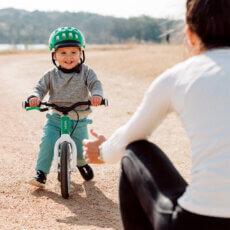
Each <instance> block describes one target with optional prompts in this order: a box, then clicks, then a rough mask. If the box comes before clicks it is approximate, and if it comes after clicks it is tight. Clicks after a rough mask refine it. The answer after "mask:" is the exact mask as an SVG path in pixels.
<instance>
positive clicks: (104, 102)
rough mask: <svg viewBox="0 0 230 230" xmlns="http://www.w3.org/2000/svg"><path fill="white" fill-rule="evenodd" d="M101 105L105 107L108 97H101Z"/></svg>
mask: <svg viewBox="0 0 230 230" xmlns="http://www.w3.org/2000/svg"><path fill="white" fill-rule="evenodd" d="M101 105H104V106H105V107H107V106H108V99H107V98H103V99H102V101H101Z"/></svg>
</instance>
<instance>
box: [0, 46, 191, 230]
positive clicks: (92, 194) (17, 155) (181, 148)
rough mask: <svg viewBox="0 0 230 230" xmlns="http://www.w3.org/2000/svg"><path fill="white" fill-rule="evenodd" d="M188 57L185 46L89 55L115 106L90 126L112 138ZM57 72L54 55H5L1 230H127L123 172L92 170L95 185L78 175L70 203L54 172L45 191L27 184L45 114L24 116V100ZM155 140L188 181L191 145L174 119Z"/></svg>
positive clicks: (99, 111)
mask: <svg viewBox="0 0 230 230" xmlns="http://www.w3.org/2000/svg"><path fill="white" fill-rule="evenodd" d="M185 58H186V56H185V51H184V47H183V46H182V45H135V44H128V45H113V46H91V47H88V48H87V49H86V64H88V65H89V66H90V67H92V68H93V69H94V70H95V72H96V73H97V74H98V77H99V79H100V80H101V81H102V84H103V87H104V94H105V97H107V98H108V100H109V107H108V108H105V107H100V108H95V109H93V113H92V115H90V117H91V118H92V119H93V120H94V124H92V125H90V127H93V128H95V129H96V130H97V131H98V132H100V133H103V134H105V135H106V136H107V137H109V136H110V135H111V134H112V133H113V132H114V131H115V130H116V129H117V128H118V127H120V126H121V125H122V124H124V123H125V122H126V121H127V120H128V119H129V118H130V117H131V116H132V114H133V113H134V112H135V110H136V108H137V106H138V105H139V104H140V102H141V100H142V98H143V95H144V92H145V91H146V90H147V88H148V86H149V85H150V84H151V82H152V81H153V80H154V79H155V78H156V77H157V76H158V75H159V74H161V73H162V72H163V71H165V70H166V69H167V68H169V67H171V66H173V65H174V64H176V63H178V62H180V61H183V60H184V59H185ZM51 67H52V62H51V60H50V54H49V52H47V51H43V52H17V53H8V54H7V53H4V54H3V53H2V54H0V81H1V84H0V109H1V113H0V120H1V126H0V140H1V142H0V143H1V145H0V172H1V173H0V213H1V214H0V229H7V230H8V229H80V230H81V229H122V225H121V220H120V216H119V206H118V179H119V172H120V165H119V163H117V164H113V165H110V164H105V165H93V166H92V167H93V169H94V171H95V178H94V180H93V181H92V182H88V183H87V182H83V180H82V179H81V177H80V176H79V173H76V174H73V175H72V184H71V187H72V193H71V196H70V198H69V200H64V199H63V198H62V197H61V195H60V188H59V187H60V186H59V183H58V181H57V179H56V174H55V173H54V172H53V170H51V173H50V174H49V175H48V181H47V187H46V189H45V190H39V189H36V188H33V187H31V186H29V185H28V184H26V183H25V182H26V181H27V180H28V179H29V178H30V177H31V176H33V175H34V173H35V171H34V167H35V163H36V158H37V153H38V149H39V143H40V138H41V136H42V126H43V124H44V122H45V120H46V118H45V114H44V113H39V112H35V111H33V112H25V111H24V110H22V108H21V102H22V101H23V100H24V99H26V97H27V95H28V93H29V92H30V91H31V90H32V88H33V86H34V85H35V83H36V82H37V81H38V80H39V79H40V78H41V77H42V75H43V73H44V72H45V71H46V70H47V69H49V68H51ZM150 140H151V141H153V142H155V143H156V144H158V145H159V146H160V147H161V148H162V149H163V150H164V151H165V152H166V153H167V154H168V156H169V157H170V159H171V160H172V161H173V162H174V163H175V165H176V167H177V168H178V169H179V171H180V172H181V173H182V175H183V176H184V177H185V178H186V180H189V176H188V175H189V170H190V165H189V157H190V148H189V141H188V138H187V137H186V135H185V133H184V129H183V127H182V125H181V123H180V121H179V120H178V118H177V116H176V115H175V114H170V115H169V116H168V117H167V118H166V119H165V120H164V121H163V123H162V124H161V125H160V126H159V127H158V128H157V129H156V130H155V131H154V133H153V134H152V135H151V137H150Z"/></svg>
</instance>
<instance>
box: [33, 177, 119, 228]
mask: <svg viewBox="0 0 230 230" xmlns="http://www.w3.org/2000/svg"><path fill="white" fill-rule="evenodd" d="M83 190H85V193H86V196H85V197H82V196H80V195H79V193H82V192H83ZM32 195H33V196H35V197H43V196H45V197H48V198H49V199H52V200H54V201H55V202H57V203H59V204H62V205H64V206H66V207H67V208H68V209H69V210H70V211H71V212H72V213H73V214H74V215H73V216H70V217H67V218H65V219H56V221H57V222H59V223H65V224H68V225H76V226H98V227H104V228H112V229H121V222H120V214H119V208H118V204H116V203H114V202H113V201H112V200H110V199H108V198H107V197H106V196H105V195H104V194H103V192H102V191H101V190H100V189H99V188H98V187H96V186H95V182H94V181H91V182H84V183H83V184H76V183H73V182H72V183H71V196H70V197H69V199H68V200H66V199H63V198H62V196H61V195H59V194H57V193H54V192H52V191H48V190H41V189H37V190H35V191H33V192H32Z"/></svg>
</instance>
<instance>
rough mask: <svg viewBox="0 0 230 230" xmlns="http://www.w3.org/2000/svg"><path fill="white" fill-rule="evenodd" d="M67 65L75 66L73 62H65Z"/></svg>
mask: <svg viewBox="0 0 230 230" xmlns="http://www.w3.org/2000/svg"><path fill="white" fill-rule="evenodd" d="M65 64H67V65H71V64H73V62H72V61H71V62H65Z"/></svg>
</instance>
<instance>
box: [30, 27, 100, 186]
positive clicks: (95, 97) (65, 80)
mask: <svg viewBox="0 0 230 230" xmlns="http://www.w3.org/2000/svg"><path fill="white" fill-rule="evenodd" d="M49 48H50V50H51V53H52V61H53V63H54V65H55V67H54V68H52V69H51V70H49V71H48V72H46V73H45V75H44V76H43V77H42V78H41V79H40V81H39V82H38V83H37V85H36V86H35V88H34V89H33V91H32V93H31V94H30V95H29V97H28V99H27V100H28V102H29V105H30V106H31V107H36V106H39V104H40V101H42V100H43V98H44V97H45V95H46V94H47V93H48V92H49V102H50V103H54V104H57V105H60V106H70V105H72V104H74V103H76V102H78V101H87V100H88V99H89V96H90V94H91V104H92V106H98V105H100V104H101V101H102V98H103V90H102V86H101V83H100V81H99V80H98V79H97V75H96V74H95V72H94V71H93V70H92V69H90V68H89V67H88V66H87V65H85V64H83V62H84V60H85V55H84V48H85V39H84V36H83V34H82V33H81V32H80V31H79V30H78V29H76V28H73V27H62V28H58V29H56V30H55V31H53V33H52V34H51V35H50V39H49ZM78 108H79V109H78V115H79V122H78V126H77V128H76V130H75V131H74V133H73V135H72V138H73V140H74V141H75V143H76V145H77V152H78V157H77V168H78V169H79V171H80V173H81V175H82V177H83V178H84V179H85V180H87V181H88V180H91V179H92V178H93V170H92V168H91V167H90V166H89V165H88V164H87V163H86V161H85V159H84V158H83V153H82V140H83V139H84V138H88V130H87V124H89V123H91V120H89V119H87V116H88V114H89V113H91V109H90V108H89V107H88V106H80V107H78ZM60 115H61V113H60V112H58V111H56V110H52V112H51V113H48V114H47V115H46V117H47V119H48V120H47V122H46V124H45V126H44V127H43V131H44V134H43V137H42V139H41V144H40V151H39V154H38V159H37V165H36V168H35V169H36V171H37V174H36V176H35V177H33V178H32V179H31V180H29V182H28V183H29V184H30V185H33V186H37V187H40V188H44V187H45V183H46V175H47V174H48V173H49V171H50V167H51V163H52V160H53V149H54V144H55V142H56V140H57V139H58V138H59V136H60V131H61V127H60V119H61V118H60ZM69 116H70V119H71V122H70V125H71V128H72V129H73V128H74V127H75V125H76V119H77V113H76V112H74V111H71V112H70V113H69Z"/></svg>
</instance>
